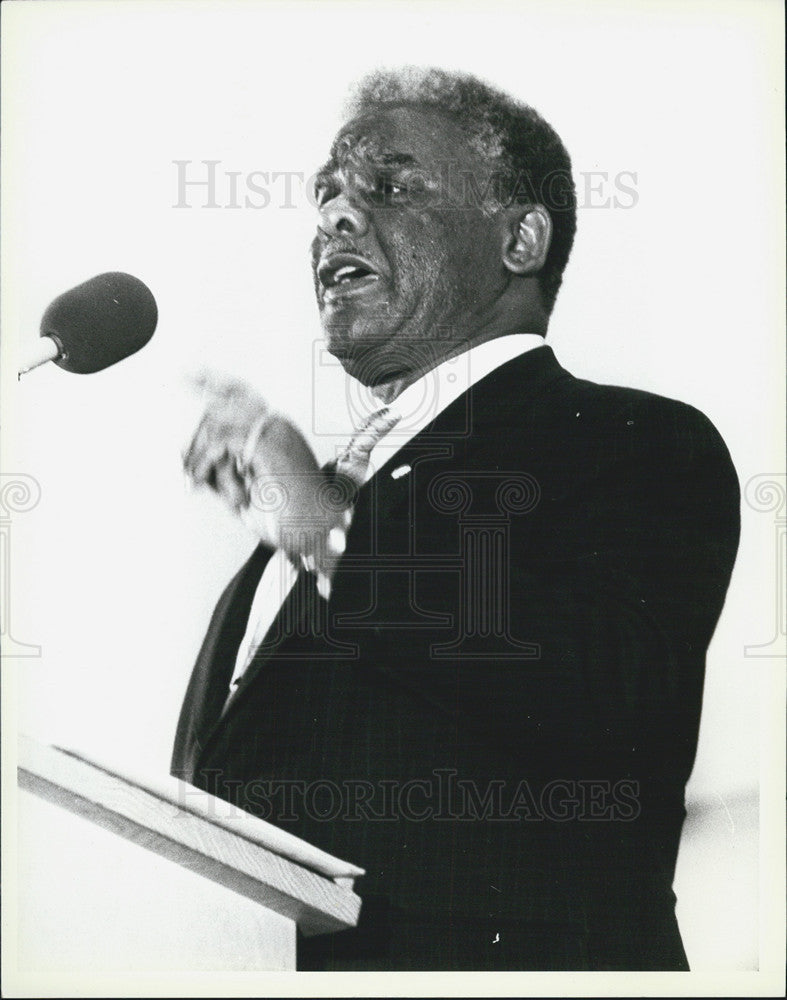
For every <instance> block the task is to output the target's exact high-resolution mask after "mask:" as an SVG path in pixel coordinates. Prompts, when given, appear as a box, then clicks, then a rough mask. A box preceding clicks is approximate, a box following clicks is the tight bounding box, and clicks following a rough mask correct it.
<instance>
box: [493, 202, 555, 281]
mask: <svg viewBox="0 0 787 1000" xmlns="http://www.w3.org/2000/svg"><path fill="white" fill-rule="evenodd" d="M508 213H509V214H508V226H507V229H506V233H505V243H504V246H503V264H504V265H505V267H506V268H508V270H509V271H511V272H512V273H513V274H537V273H538V272H539V271H540V270H541V268H542V267H543V266H544V261H545V260H546V258H547V253H548V251H549V245H550V243H551V242H552V219H551V217H550V215H549V212H548V211H547V210H546V209H545V208H544V206H543V205H517V206H516V207H514V206H512V207H511V208H510V209H509V210H508Z"/></svg>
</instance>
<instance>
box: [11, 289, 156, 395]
mask: <svg viewBox="0 0 787 1000" xmlns="http://www.w3.org/2000/svg"><path fill="white" fill-rule="evenodd" d="M157 322H158V309H157V307H156V300H155V299H154V298H153V294H152V292H151V291H150V289H149V288H148V286H147V285H146V284H144V283H143V282H142V281H140V280H139V278H135V277H133V276H132V275H130V274H124V273H123V272H122V271H107V273H106V274H97V275H96V277H95V278H90V280H89V281H85V282H83V283H82V284H81V285H77V286H76V288H72V289H71V290H70V291H68V292H64V293H63V294H62V295H58V297H57V298H56V299H55V300H54V301H53V302H52V303H51V304H50V306H49V308H48V309H47V311H46V312H45V313H44V316H43V319H42V320H41V339H40V341H39V343H38V345H37V346H36V348H35V349H34V350H32V351H30V353H29V354H28V357H27V359H26V361H25V363H24V364H23V365H22V366H21V368H20V369H19V374H20V376H21V375H24V374H25V372H29V371H31V370H32V369H33V368H37V367H38V366H39V365H43V364H45V363H46V362H47V361H54V362H55V364H56V365H57V366H58V367H59V368H64V369H65V370H66V371H67V372H77V373H79V374H80V375H88V374H91V373H92V372H100V371H102V370H103V369H104V368H109V366H110V365H114V364H116V363H117V362H118V361H122V360H123V358H127V357H129V356H130V355H132V354H135V353H136V352H137V351H138V350H140V348H142V347H144V346H145V344H147V342H148V341H149V340H150V338H151V337H152V336H153V332H154V331H155V329H156V323H157Z"/></svg>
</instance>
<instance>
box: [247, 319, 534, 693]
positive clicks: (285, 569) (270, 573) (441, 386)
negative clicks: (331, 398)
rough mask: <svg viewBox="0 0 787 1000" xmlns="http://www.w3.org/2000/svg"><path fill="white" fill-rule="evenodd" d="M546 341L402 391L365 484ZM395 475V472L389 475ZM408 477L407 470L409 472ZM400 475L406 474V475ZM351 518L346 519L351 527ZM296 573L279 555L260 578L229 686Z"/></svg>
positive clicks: (475, 353)
mask: <svg viewBox="0 0 787 1000" xmlns="http://www.w3.org/2000/svg"><path fill="white" fill-rule="evenodd" d="M543 344H544V338H543V337H541V336H540V335H539V334H536V333H514V334H509V335H508V336H505V337H498V338H497V339H495V340H489V341H487V342H486V343H483V344H478V345H476V346H475V347H471V348H470V349H469V350H467V351H465V352H464V353H463V354H459V355H457V356H456V357H454V358H449V359H448V360H447V361H443V362H442V363H441V364H439V365H437V367H435V368H433V369H432V370H431V371H429V372H427V373H426V374H425V375H422V376H421V377H420V378H419V379H418V380H417V381H416V382H413V384H412V385H409V386H407V388H405V389H403V390H402V391H401V392H400V393H399V395H398V396H397V397H396V399H394V400H393V401H392V402H391V403H390V410H391V412H392V413H394V414H398V415H399V420H398V422H397V423H396V425H395V426H394V427H393V428H392V430H390V431H389V432H388V434H386V435H385V437H383V438H382V439H381V440H380V441H378V442H377V444H376V445H375V446H374V448H373V449H372V451H371V453H370V455H369V466H368V468H367V470H366V481H367V482H368V481H369V480H370V479H371V478H372V476H374V475H375V474H376V473H377V471H378V470H379V469H380V468H382V466H383V465H385V463H386V462H388V461H389V460H390V459H391V458H393V456H394V455H395V454H396V453H397V452H398V451H400V450H401V449H402V448H404V446H405V445H406V444H407V443H408V442H409V441H410V440H411V439H412V438H414V437H415V435H416V434H419V433H420V432H421V431H422V430H424V428H425V427H427V426H428V425H429V424H430V423H431V422H432V421H433V420H434V419H435V417H436V416H438V414H440V413H442V411H443V410H445V409H446V407H448V406H450V404H451V403H453V402H454V400H455V399H458V398H459V397H460V396H461V395H462V393H464V392H467V390H468V389H469V388H470V387H471V386H472V385H475V383H476V382H478V381H480V380H481V379H482V378H484V376H486V375H488V374H489V373H490V372H492V371H494V370H495V368H499V367H500V366H501V365H503V364H505V363H506V362H507V361H511V360H512V359H513V358H516V357H519V355H521V354H525V353H526V352H527V351H532V350H533V349H534V348H536V347H542V346H543ZM396 471H397V470H395V469H394V470H393V474H395V473H396ZM408 471H409V470H408ZM402 474H405V473H404V472H403V473H402ZM351 518H352V512H348V517H347V519H346V523H347V526H348V527H349V523H350V520H351ZM297 576H298V569H297V568H296V566H294V565H293V563H292V562H290V560H289V559H288V557H287V556H286V555H285V553H284V551H283V550H282V549H279V550H277V551H276V552H275V553H274V554H273V555H272V556H271V558H270V560H269V561H268V564H267V565H266V567H265V570H264V572H263V574H262V577H261V579H260V582H259V584H258V585H257V591H256V593H255V595H254V600H253V602H252V605H251V610H250V612H249V620H248V623H247V626H246V634H245V635H244V637H243V640H242V642H241V644H240V647H239V648H238V656H237V659H236V661H235V672H234V674H233V678H232V684H233V685H234V684H235V682H236V681H237V680H238V679H239V678H240V676H241V675H242V674H243V673H244V672H245V670H246V667H247V666H248V665H249V663H250V662H251V660H252V658H253V657H254V653H255V652H256V650H257V647H258V646H259V644H260V643H261V642H262V640H263V639H264V638H265V635H266V633H267V631H268V629H269V628H270V627H271V625H272V624H273V622H274V619H275V618H276V615H277V614H278V612H279V609H280V608H281V606H282V604H283V603H284V601H285V599H286V597H287V595H288V594H289V592H290V591H291V590H292V588H293V586H294V584H295V580H296V578H297ZM326 583H327V581H321V584H323V585H321V586H320V591H321V593H322V594H323V596H324V597H327V596H328V591H327V588H326Z"/></svg>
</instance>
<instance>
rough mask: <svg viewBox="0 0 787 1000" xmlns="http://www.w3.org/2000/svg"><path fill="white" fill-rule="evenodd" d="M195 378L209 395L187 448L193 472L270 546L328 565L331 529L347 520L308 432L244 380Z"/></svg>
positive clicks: (210, 376) (185, 460) (193, 477)
mask: <svg viewBox="0 0 787 1000" xmlns="http://www.w3.org/2000/svg"><path fill="white" fill-rule="evenodd" d="M194 384H195V387H196V388H197V389H199V390H201V391H202V392H203V393H204V394H205V396H206V397H207V402H206V406H205V411H204V413H203V415H202V419H201V420H200V422H199V424H198V426H197V429H196V431H195V433H194V436H193V438H192V439H191V442H190V443H189V445H188V447H187V448H186V450H185V452H184V455H183V466H184V469H185V471H186V474H187V475H188V476H189V478H190V479H191V480H192V481H193V482H194V483H195V484H197V485H199V486H207V487H209V488H210V489H212V490H213V491H215V492H216V493H218V494H219V496H221V497H222V499H223V500H224V501H225V502H226V503H227V504H228V506H229V507H230V508H231V509H232V510H234V511H235V512H236V513H237V514H238V515H239V516H241V517H242V519H243V520H244V522H245V523H246V524H247V525H248V526H249V527H250V528H251V529H252V530H253V531H254V532H255V534H257V536H258V537H259V538H261V539H262V540H263V541H264V542H266V543H267V544H268V545H271V546H273V547H274V548H283V549H284V550H285V551H286V552H287V553H288V555H290V556H291V557H292V558H293V559H295V558H296V557H299V556H305V557H306V558H307V561H310V560H311V559H314V560H315V562H316V564H317V566H318V568H323V567H324V564H325V561H326V549H327V538H328V534H329V533H330V531H331V529H332V528H334V527H336V526H337V524H339V522H340V520H341V519H340V515H339V513H338V512H337V510H336V509H335V507H334V505H332V504H331V503H329V502H326V498H328V497H329V495H330V491H329V490H327V489H326V487H327V477H326V475H325V473H324V472H323V471H322V470H321V469H320V468H319V466H318V464H317V460H316V458H315V457H314V453H313V452H312V450H311V448H310V447H309V445H308V444H307V442H306V440H305V438H304V437H303V435H302V434H301V432H300V431H299V430H298V429H297V427H295V425H294V424H293V423H292V422H291V421H290V420H289V419H288V418H287V417H285V416H283V415H282V414H281V413H278V412H277V411H275V410H274V409H272V408H271V407H270V406H269V404H268V403H267V402H266V401H265V400H264V399H263V398H262V397H261V396H260V395H259V394H258V393H257V392H255V391H254V390H253V389H252V388H251V387H250V386H248V385H246V384H245V383H244V382H240V381H238V380H236V379H230V378H227V377H224V376H217V375H214V374H211V373H203V374H201V375H199V376H197V378H196V379H195V380H194Z"/></svg>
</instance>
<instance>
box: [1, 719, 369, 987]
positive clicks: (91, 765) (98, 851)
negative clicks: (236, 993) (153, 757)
mask: <svg viewBox="0 0 787 1000" xmlns="http://www.w3.org/2000/svg"><path fill="white" fill-rule="evenodd" d="M18 784H19V795H18V851H17V855H18V894H17V895H18V914H17V962H18V968H19V971H22V970H23V969H25V968H28V969H29V968H33V969H35V970H36V972H38V973H46V972H53V973H56V972H60V973H71V972H84V971H85V970H86V969H89V970H90V971H91V972H92V973H98V974H100V973H118V972H134V973H147V972H157V973H168V972H169V973H172V972H197V971H205V972H236V971H247V972H248V971H259V970H294V969H295V968H296V934H297V931H300V932H301V933H302V934H305V935H307V936H309V935H313V934H324V933H330V932H334V931H339V930H343V929H345V928H348V927H353V926H355V924H356V923H357V920H358V916H359V913H360V908H361V900H360V898H359V897H358V896H357V895H356V894H355V893H354V891H353V887H354V880H355V878H357V877H358V876H360V875H363V869H361V868H358V867H356V866H355V865H352V864H349V863H348V862H345V861H341V860H339V859H338V858H334V857H332V856H331V855H329V854H326V853H325V852H324V851H321V850H319V849H318V848H316V847H314V846H312V845H310V844H307V843H305V842H304V841H302V840H300V839H298V838H297V837H295V836H293V835H292V834H289V833H287V832H286V831H284V830H280V829H279V828H277V827H275V826H273V825H271V824H269V823H266V822H264V821H262V820H259V819H256V818H255V817H253V816H251V815H249V814H247V813H245V812H242V811H241V810H239V809H237V808H235V807H233V806H231V805H230V804H229V803H227V802H225V801H223V800H221V799H217V798H215V797H213V796H211V795H208V794H207V793H204V792H202V791H200V790H198V789H196V788H194V787H192V786H190V785H187V784H186V783H184V782H182V781H179V780H178V779H176V778H170V777H169V776H167V777H166V778H165V779H162V780H161V781H158V780H156V781H155V782H151V780H150V779H145V780H144V781H143V780H141V779H139V778H138V777H135V776H132V775H130V774H128V773H123V774H121V773H119V772H118V771H117V770H109V769H107V768H105V767H103V766H102V765H100V764H98V763H96V762H94V761H91V760H88V759H86V758H84V757H83V756H80V755H78V754H76V753H74V752H71V751H66V750H63V749H59V748H56V747H52V746H45V745H41V744H39V743H36V742H34V741H32V740H30V739H29V738H26V737H22V738H20V742H19V758H18Z"/></svg>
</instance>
